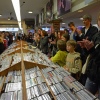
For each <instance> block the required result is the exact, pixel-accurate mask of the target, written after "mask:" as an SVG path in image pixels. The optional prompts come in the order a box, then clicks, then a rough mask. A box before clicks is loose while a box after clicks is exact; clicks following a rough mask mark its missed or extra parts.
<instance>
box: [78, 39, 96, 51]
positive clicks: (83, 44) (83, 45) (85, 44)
mask: <svg viewBox="0 0 100 100" xmlns="http://www.w3.org/2000/svg"><path fill="white" fill-rule="evenodd" d="M77 43H78V44H79V45H80V46H81V48H86V49H87V50H90V49H91V48H92V47H93V46H94V43H93V42H92V41H89V40H87V39H83V41H78V42H77Z"/></svg>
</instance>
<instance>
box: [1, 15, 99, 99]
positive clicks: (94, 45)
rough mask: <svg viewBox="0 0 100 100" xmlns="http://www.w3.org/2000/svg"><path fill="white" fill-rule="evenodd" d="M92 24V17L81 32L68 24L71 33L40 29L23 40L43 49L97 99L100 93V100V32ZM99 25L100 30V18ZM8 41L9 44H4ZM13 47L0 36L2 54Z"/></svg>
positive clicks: (85, 18) (86, 19)
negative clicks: (49, 31)
mask: <svg viewBox="0 0 100 100" xmlns="http://www.w3.org/2000/svg"><path fill="white" fill-rule="evenodd" d="M91 21H92V17H91V16H90V15H84V16H83V24H84V27H83V28H82V29H81V30H80V29H78V28H77V27H75V23H74V22H69V23H68V27H69V29H70V30H71V32H69V30H67V29H65V30H64V32H63V33H61V31H55V32H52V33H50V34H48V33H47V32H46V31H44V30H42V29H41V28H39V29H38V30H37V32H35V33H34V35H33V34H32V33H31V32H30V33H29V34H28V36H26V35H25V36H23V38H22V39H23V40H26V41H27V42H30V43H31V44H32V45H33V46H36V47H37V48H38V49H40V50H41V51H42V53H44V54H46V55H47V56H48V57H49V58H50V60H51V61H52V62H54V63H57V64H58V65H60V66H61V67H64V68H65V70H67V71H68V72H70V73H71V75H72V76H73V77H74V78H76V79H77V80H78V81H79V82H81V83H82V84H83V85H84V86H85V88H86V89H87V90H89V91H90V92H91V93H93V94H94V95H95V94H96V92H97V91H99V99H100V60H99V59H100V31H99V30H98V28H97V27H95V26H93V25H92V24H91ZM97 24H98V27H99V28H100V14H99V16H98V19H97ZM7 38H8V43H7V42H6V43H5V39H6V40H7ZM18 39H19V40H20V38H18ZM11 43H12V39H11V35H10V34H6V35H4V33H0V53H2V52H3V50H4V49H6V48H7V45H10V44H11ZM3 45H4V46H3ZM1 47H2V49H1Z"/></svg>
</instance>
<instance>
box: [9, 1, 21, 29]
mask: <svg viewBox="0 0 100 100" xmlns="http://www.w3.org/2000/svg"><path fill="white" fill-rule="evenodd" d="M11 1H12V4H13V7H14V10H15V14H16V17H17V21H18V24H20V25H19V26H20V27H21V14H20V1H19V0H11ZM19 22H20V23H19Z"/></svg>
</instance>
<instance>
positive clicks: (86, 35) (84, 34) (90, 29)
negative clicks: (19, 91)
mask: <svg viewBox="0 0 100 100" xmlns="http://www.w3.org/2000/svg"><path fill="white" fill-rule="evenodd" d="M91 21H92V17H91V15H87V14H86V15H84V16H83V24H84V27H83V28H82V30H81V31H80V30H79V29H77V33H78V37H77V38H78V41H83V39H87V40H89V41H91V39H92V38H93V36H94V35H95V34H96V33H97V32H98V29H97V27H95V26H92V24H91ZM88 54H89V52H88V51H87V50H86V48H82V49H81V58H82V65H84V64H85V62H86V59H87V56H88ZM86 79H87V75H86V74H85V73H83V74H82V75H81V79H80V82H81V83H82V84H83V85H85V82H86Z"/></svg>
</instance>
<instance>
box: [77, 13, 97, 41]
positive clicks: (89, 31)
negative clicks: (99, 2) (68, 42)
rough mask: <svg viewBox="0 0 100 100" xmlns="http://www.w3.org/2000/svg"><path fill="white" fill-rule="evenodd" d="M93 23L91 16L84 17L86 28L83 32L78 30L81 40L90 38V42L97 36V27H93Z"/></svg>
mask: <svg viewBox="0 0 100 100" xmlns="http://www.w3.org/2000/svg"><path fill="white" fill-rule="evenodd" d="M91 21H92V17H91V15H84V16H83V24H84V27H83V28H82V30H81V31H80V30H78V29H77V32H78V34H79V38H80V40H82V39H86V38H88V40H91V39H92V37H93V36H94V35H95V33H97V32H98V29H97V27H95V26H92V24H91Z"/></svg>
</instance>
